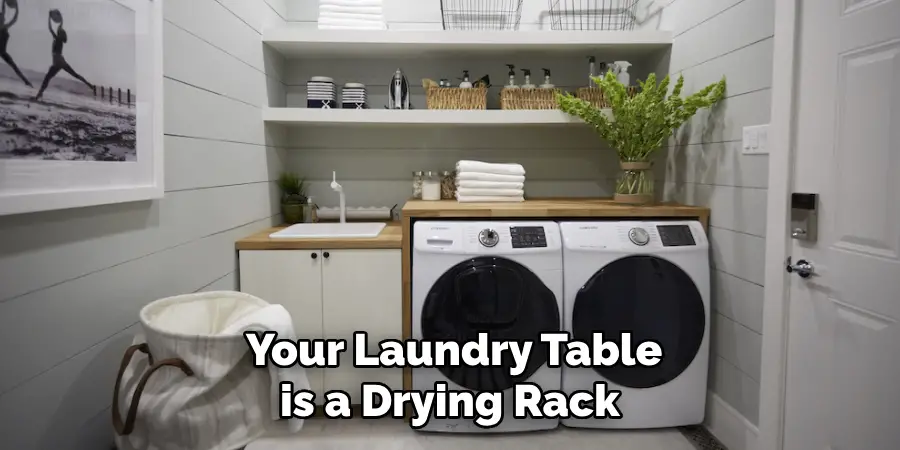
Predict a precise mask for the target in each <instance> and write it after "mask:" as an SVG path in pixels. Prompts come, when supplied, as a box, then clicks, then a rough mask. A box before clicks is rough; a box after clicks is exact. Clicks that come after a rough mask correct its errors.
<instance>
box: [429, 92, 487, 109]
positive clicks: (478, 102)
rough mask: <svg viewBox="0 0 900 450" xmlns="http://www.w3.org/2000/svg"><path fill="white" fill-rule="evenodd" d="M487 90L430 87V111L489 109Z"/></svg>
mask: <svg viewBox="0 0 900 450" xmlns="http://www.w3.org/2000/svg"><path fill="white" fill-rule="evenodd" d="M487 91H488V90H487V88H453V87H449V88H448V87H430V88H428V90H427V91H426V93H425V103H426V104H427V105H428V109H487Z"/></svg>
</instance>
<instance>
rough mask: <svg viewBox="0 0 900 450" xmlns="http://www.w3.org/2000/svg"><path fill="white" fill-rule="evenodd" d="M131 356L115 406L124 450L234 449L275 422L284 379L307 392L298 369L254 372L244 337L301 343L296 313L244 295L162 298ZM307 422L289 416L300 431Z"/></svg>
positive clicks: (143, 315) (144, 314)
mask: <svg viewBox="0 0 900 450" xmlns="http://www.w3.org/2000/svg"><path fill="white" fill-rule="evenodd" d="M140 321H141V325H142V329H143V333H142V334H139V335H138V336H136V337H135V340H134V345H132V346H131V347H129V348H128V349H127V350H126V351H125V355H124V356H123V358H122V364H121V366H120V368H119V376H118V378H117V379H116V385H115V388H114V398H113V405H112V416H113V425H114V427H115V440H116V445H117V446H118V448H119V450H235V449H239V448H242V447H243V446H245V445H247V444H248V443H250V442H251V441H253V440H255V439H256V438H258V437H260V436H261V435H262V434H263V433H265V432H266V431H267V430H268V429H270V428H271V426H272V425H273V424H274V422H275V420H276V419H278V417H279V416H278V408H277V407H278V404H277V401H278V400H277V399H278V397H277V396H278V391H279V384H280V382H281V381H290V382H292V383H294V390H300V389H309V381H308V380H307V378H306V373H305V370H304V369H303V368H302V367H300V366H295V367H291V368H278V367H276V366H274V365H272V366H270V367H269V368H257V367H254V366H253V353H252V351H251V350H250V346H249V345H248V344H247V341H246V340H245V339H244V336H243V333H244V332H245V331H259V332H263V331H275V332H276V333H278V339H282V338H288V339H296V335H295V333H294V329H293V325H292V320H291V316H290V314H289V313H288V312H287V310H285V309H284V307H282V306H281V305H272V304H269V303H267V302H266V301H264V300H262V299H259V298H256V297H254V296H252V295H248V294H244V293H240V292H224V291H223V292H205V293H199V294H189V295H182V296H177V297H169V298H164V299H161V300H157V301H155V302H152V303H150V304H148V305H147V306H145V307H144V308H143V309H142V310H141V312H140ZM302 425H303V421H302V420H301V419H289V426H288V428H289V429H291V430H292V431H299V430H300V428H301V427H302Z"/></svg>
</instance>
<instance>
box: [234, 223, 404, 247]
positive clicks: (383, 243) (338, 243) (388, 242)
mask: <svg viewBox="0 0 900 450" xmlns="http://www.w3.org/2000/svg"><path fill="white" fill-rule="evenodd" d="M286 227H287V226H281V227H272V228H266V229H265V230H262V231H260V232H258V233H255V234H253V235H251V236H247V237H246V238H244V239H241V240H239V241H237V242H236V243H235V245H234V246H235V248H236V249H237V250H313V249H319V248H327V249H399V248H400V246H401V245H402V241H403V233H402V229H401V227H400V223H399V222H388V224H387V226H385V227H384V229H383V230H381V234H379V235H378V236H377V237H374V238H321V239H319V238H314V239H310V238H299V239H284V238H278V239H272V238H270V237H269V235H270V234H272V233H274V232H276V231H279V230H283V229H285V228H286Z"/></svg>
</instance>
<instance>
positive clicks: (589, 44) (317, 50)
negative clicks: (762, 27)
mask: <svg viewBox="0 0 900 450" xmlns="http://www.w3.org/2000/svg"><path fill="white" fill-rule="evenodd" d="M263 42H264V43H266V44H268V45H269V46H271V47H272V48H274V49H276V50H277V51H279V52H281V53H282V54H283V55H285V56H287V57H348V56H353V57H358V58H383V57H387V56H394V57H417V56H437V55H441V56H447V55H453V54H459V55H466V56H469V55H472V54H473V53H475V54H491V53H492V54H497V53H504V54H521V53H560V52H563V53H572V54H577V55H579V56H584V55H588V54H591V53H592V52H598V53H599V52H605V53H607V54H608V53H613V54H629V55H636V56H639V55H641V54H645V53H652V52H655V51H660V50H665V49H667V48H669V47H671V46H672V33H671V32H669V31H656V30H653V31H450V30H448V31H444V30H425V31H409V30H385V31H378V30H375V31H363V30H359V31H357V30H315V29H309V28H302V27H296V26H287V27H275V28H269V29H266V30H265V31H264V32H263ZM604 57H606V56H604Z"/></svg>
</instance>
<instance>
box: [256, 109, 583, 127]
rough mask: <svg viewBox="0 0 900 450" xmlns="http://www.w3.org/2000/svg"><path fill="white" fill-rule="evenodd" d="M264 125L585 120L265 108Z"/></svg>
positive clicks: (495, 113) (500, 113)
mask: <svg viewBox="0 0 900 450" xmlns="http://www.w3.org/2000/svg"><path fill="white" fill-rule="evenodd" d="M263 121H264V122H266V123H275V124H281V125H292V126H306V125H319V126H321V125H340V126H348V125H355V126H360V125H364V126H384V125H429V126H522V125H572V124H583V123H584V122H582V121H581V119H578V118H575V117H572V116H570V115H568V114H566V113H564V112H562V111H558V110H525V111H504V110H490V109H489V110H474V111H461V110H428V109H412V110H386V109H366V110H357V109H313V108H264V109H263Z"/></svg>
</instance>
